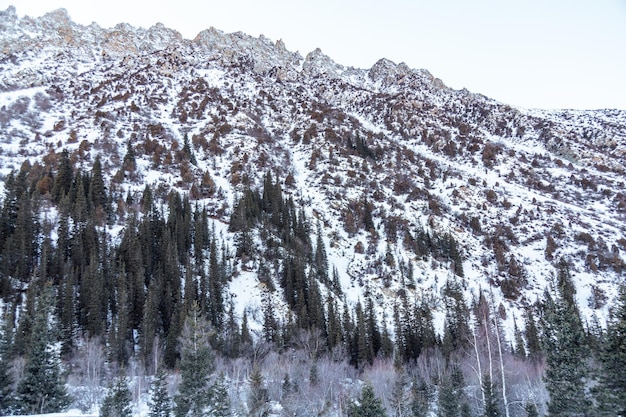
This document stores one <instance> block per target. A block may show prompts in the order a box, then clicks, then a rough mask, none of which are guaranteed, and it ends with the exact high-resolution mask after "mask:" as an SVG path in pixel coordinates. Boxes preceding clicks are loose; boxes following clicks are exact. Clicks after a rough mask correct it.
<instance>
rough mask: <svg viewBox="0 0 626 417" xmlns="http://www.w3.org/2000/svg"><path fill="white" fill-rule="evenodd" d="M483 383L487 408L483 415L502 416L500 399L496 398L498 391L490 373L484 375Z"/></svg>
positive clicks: (485, 416) (490, 416)
mask: <svg viewBox="0 0 626 417" xmlns="http://www.w3.org/2000/svg"><path fill="white" fill-rule="evenodd" d="M482 385H483V392H484V394H485V404H484V408H485V410H484V413H483V416H484V417H500V416H501V415H502V414H501V413H500V408H499V407H498V400H497V398H496V393H495V392H494V390H493V388H494V387H493V383H492V382H491V378H490V377H489V374H484V375H483V380H482Z"/></svg>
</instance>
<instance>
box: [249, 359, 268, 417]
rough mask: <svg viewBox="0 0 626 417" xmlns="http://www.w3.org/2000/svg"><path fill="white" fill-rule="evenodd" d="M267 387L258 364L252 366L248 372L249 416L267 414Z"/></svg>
mask: <svg viewBox="0 0 626 417" xmlns="http://www.w3.org/2000/svg"><path fill="white" fill-rule="evenodd" d="M267 400H268V397H267V388H266V387H265V381H264V379H263V374H261V371H260V369H259V367H258V366H256V365H255V366H254V369H253V371H252V373H251V374H250V392H249V394H248V410H249V414H250V416H265V415H267V412H268V410H267Z"/></svg>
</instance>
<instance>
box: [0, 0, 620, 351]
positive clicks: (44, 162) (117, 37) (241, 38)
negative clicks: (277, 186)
mask: <svg viewBox="0 0 626 417" xmlns="http://www.w3.org/2000/svg"><path fill="white" fill-rule="evenodd" d="M0 126H1V129H0V144H1V145H0V175H1V178H0V179H1V180H2V183H4V179H5V178H6V176H7V175H8V174H9V173H10V172H11V171H12V170H19V169H20V167H21V166H22V164H24V163H25V162H26V161H28V162H29V164H30V166H37V167H39V168H40V170H41V172H50V175H54V170H55V169H56V165H55V163H56V160H57V159H55V158H54V157H53V156H54V155H58V154H59V153H60V152H61V151H62V150H64V149H66V150H68V151H69V152H70V154H71V158H72V161H73V162H74V164H75V166H76V167H78V168H80V167H85V169H86V170H88V169H90V167H91V166H92V164H93V161H94V159H95V157H96V156H97V155H100V157H101V158H102V163H103V169H104V175H105V178H106V182H107V187H108V188H109V191H110V192H111V193H112V195H114V196H115V198H114V199H113V201H114V202H115V201H116V200H122V201H123V200H124V198H125V197H126V195H128V194H129V193H130V194H133V193H135V194H137V195H139V194H140V193H141V191H142V190H143V189H144V186H145V184H150V185H151V186H152V188H153V189H154V190H157V191H158V193H160V194H159V195H165V194H167V192H168V190H169V189H171V188H175V189H178V190H180V191H183V192H185V193H191V196H192V199H194V200H197V202H198V203H199V204H200V205H203V206H206V207H207V208H208V209H209V213H210V215H211V216H212V218H213V219H214V222H215V225H216V229H217V230H219V231H220V233H222V235H223V236H224V239H225V240H226V241H228V242H232V241H233V236H234V235H233V234H232V233H230V232H228V222H229V220H230V215H231V213H232V211H233V204H234V202H235V201H236V199H237V198H238V197H239V196H240V195H241V193H242V192H243V190H244V189H245V188H246V187H248V186H249V187H252V188H257V187H259V188H260V187H261V186H262V184H263V178H264V177H265V175H266V173H268V172H271V174H272V175H273V177H274V178H277V179H279V180H280V182H281V186H282V190H283V193H285V195H288V196H291V197H292V198H293V199H294V201H295V202H296V203H297V205H298V206H300V207H303V208H304V210H305V212H306V214H307V216H308V218H309V219H311V221H312V223H313V224H312V228H313V230H315V228H316V227H317V225H318V224H319V227H320V230H321V236H322V237H323V242H324V244H325V248H326V252H327V254H328V261H329V264H330V266H331V268H333V267H334V268H336V270H337V273H338V276H339V278H340V281H341V286H342V288H343V290H344V293H345V294H346V301H347V302H348V303H355V302H356V301H357V300H359V299H360V297H362V296H363V294H364V292H365V291H368V292H369V293H370V294H373V295H374V300H375V304H376V307H377V308H378V311H379V313H380V314H382V312H383V310H385V309H386V308H388V306H390V305H391V304H392V303H393V301H394V300H395V299H396V298H397V297H398V294H400V293H403V294H406V293H407V292H408V293H409V294H412V295H414V296H420V297H428V298H430V299H432V300H433V301H432V307H433V311H434V312H435V317H436V318H437V323H438V326H439V328H440V329H441V325H442V319H443V314H444V311H443V306H442V305H441V304H440V302H438V301H437V300H439V299H440V298H441V297H442V295H441V294H442V288H443V286H444V285H445V283H446V282H447V281H448V280H449V279H455V280H458V281H459V282H460V283H461V285H462V288H464V290H465V291H466V299H467V301H468V302H469V301H470V300H471V299H472V298H476V297H477V295H478V293H479V292H480V291H489V290H492V291H493V293H494V297H495V299H496V300H497V302H498V304H500V305H501V311H503V312H504V314H503V317H505V318H506V321H507V323H508V324H509V326H508V328H509V329H512V321H513V319H514V318H515V317H517V319H520V317H522V313H521V311H522V309H523V308H524V307H525V306H528V305H530V304H532V303H533V302H535V301H536V300H537V299H540V298H541V297H542V294H543V291H544V290H545V288H546V287H548V286H549V285H550V282H551V280H552V277H553V276H554V275H555V270H556V267H557V263H558V262H559V261H560V260H561V259H565V260H566V261H567V262H568V264H569V265H570V269H571V273H572V277H573V280H574V282H575V285H576V288H577V290H578V291H577V297H578V302H579V305H580V307H581V308H582V310H583V311H584V312H586V313H588V314H586V315H585V316H586V317H591V315H592V314H596V315H597V316H599V317H600V319H601V321H602V320H604V318H605V317H606V314H607V309H606V305H607V304H606V302H605V300H604V298H605V297H606V298H607V299H609V300H610V299H611V298H612V297H613V296H614V295H615V289H616V286H617V284H618V283H620V282H623V281H624V274H625V272H626V265H625V263H624V255H623V253H624V251H626V222H624V219H625V216H626V186H625V171H624V170H625V161H626V111H623V110H590V111H569V110H563V111H545V110H528V109H521V108H515V107H512V106H509V105H506V104H503V103H499V102H496V101H494V100H491V99H489V98H487V97H484V96H482V95H478V94H474V93H471V92H469V91H466V90H461V91H458V90H453V89H450V88H448V87H446V85H445V84H444V82H442V81H441V80H439V79H437V78H435V77H434V76H433V75H431V74H430V73H429V72H428V71H426V70H416V69H411V68H409V67H408V66H406V65H405V64H395V63H393V62H391V61H389V60H386V59H381V60H380V61H379V62H377V63H376V64H375V65H374V66H373V67H372V68H370V69H356V68H352V67H346V66H343V65H341V64H338V63H336V62H334V61H333V60H332V59H331V58H330V57H328V56H326V55H324V54H323V53H322V52H321V51H320V50H315V51H313V52H310V53H309V54H307V55H306V57H302V56H301V55H300V54H299V53H297V52H296V53H294V52H290V51H288V50H286V48H285V46H284V44H283V43H282V42H281V41H277V42H273V41H271V40H269V39H267V38H264V37H260V38H254V37H250V36H248V35H245V34H243V33H233V34H225V33H223V32H220V31H219V30H216V29H213V28H211V29H208V30H205V31H203V32H201V33H199V34H198V36H197V37H196V38H195V39H193V40H189V39H184V38H183V37H182V36H181V35H180V34H179V33H178V32H176V31H174V30H171V29H168V28H166V27H164V26H163V25H161V24H157V25H155V26H153V27H151V28H149V29H141V28H134V27H132V26H130V25H127V24H119V25H117V26H115V27H114V28H110V29H105V28H101V27H99V26H98V25H96V24H92V25H90V26H81V25H78V24H76V23H74V22H72V21H71V19H70V18H69V16H68V15H67V13H66V12H65V11H64V10H57V11H54V12H51V13H48V14H46V15H44V16H42V17H39V18H30V17H24V18H21V19H20V18H18V17H17V15H16V11H15V9H14V8H9V9H7V10H5V11H3V12H0ZM184 143H188V144H189V146H190V147H191V149H192V152H193V154H194V157H195V164H192V163H188V162H186V161H182V160H180V158H177V156H176V155H177V153H178V152H180V150H181V149H182V147H183V144H184ZM128 144H130V147H131V148H132V149H133V150H134V153H135V155H136V161H137V169H136V170H135V172H134V173H133V175H132V176H128V175H126V176H125V175H124V172H123V170H122V164H123V158H124V155H125V153H126V150H127V149H128V148H127V145H128ZM368 215H371V218H370V219H368V218H367V216H368ZM51 220H52V221H54V220H55V219H54V218H53V219H51ZM119 226H122V224H121V221H120V223H118V224H115V225H110V226H108V227H109V230H110V233H111V235H112V236H113V238H118V237H119V236H117V233H119V230H120V229H121V227H119ZM420 232H425V233H427V234H428V236H431V237H432V236H449V237H451V238H452V240H453V241H454V242H456V244H457V245H458V253H459V255H460V256H459V258H457V263H458V262H459V260H460V261H461V262H462V268H461V267H459V265H455V262H454V261H453V260H452V259H451V258H450V257H448V258H447V259H441V258H440V257H439V258H438V257H434V256H430V255H420V254H418V253H416V250H415V248H414V244H413V243H412V242H411V241H410V238H411V237H415V236H416V235H417V234H418V233H420ZM237 262H238V263H237V264H236V265H235V268H236V270H237V271H239V273H238V274H236V276H235V277H234V278H233V279H232V280H231V281H230V282H229V286H230V290H229V292H230V293H231V295H232V297H233V300H234V301H235V304H236V306H237V311H238V314H239V315H241V314H242V312H243V310H244V308H248V309H249V310H250V311H254V309H255V308H257V310H258V306H260V304H261V299H262V297H263V296H265V295H264V291H265V290H264V286H263V285H260V283H259V280H258V276H257V275H258V274H257V268H258V263H257V262H258V259H251V260H238V261H237ZM409 271H411V272H410V273H409ZM409 274H412V279H413V280H414V285H409V286H407V285H406V282H405V281H406V279H407V277H408V276H409ZM455 276H456V277H455ZM269 296H270V297H273V298H274V301H275V303H276V304H277V305H284V302H283V301H282V296H281V295H280V292H277V293H272V294H270V295H269ZM603 300H604V301H603ZM387 318H390V316H389V315H387ZM252 325H253V326H255V325H256V326H259V323H258V321H257V322H256V324H252ZM511 337H512V334H509V339H511Z"/></svg>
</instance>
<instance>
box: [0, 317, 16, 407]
mask: <svg viewBox="0 0 626 417" xmlns="http://www.w3.org/2000/svg"><path fill="white" fill-rule="evenodd" d="M12 318H13V315H12V314H9V313H8V312H7V313H6V317H4V319H3V325H2V333H1V334H0V415H3V416H4V415H9V414H11V412H12V410H13V401H12V400H13V389H12V387H13V378H12V376H11V366H10V365H11V364H10V361H9V359H10V346H11V336H12V334H11V333H12V327H13V326H12V323H11V322H10V321H9V320H10V319H12Z"/></svg>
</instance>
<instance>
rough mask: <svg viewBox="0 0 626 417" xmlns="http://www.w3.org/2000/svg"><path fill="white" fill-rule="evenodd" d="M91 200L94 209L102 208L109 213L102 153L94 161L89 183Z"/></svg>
mask: <svg viewBox="0 0 626 417" xmlns="http://www.w3.org/2000/svg"><path fill="white" fill-rule="evenodd" d="M88 197H89V202H90V203H91V207H92V208H93V209H94V210H102V211H103V212H104V213H107V212H108V211H109V210H108V201H109V200H108V197H107V194H106V187H105V186H104V178H103V177H102V163H101V162H100V155H98V156H96V160H95V161H94V163H93V167H92V169H91V182H90V183H89V196H88Z"/></svg>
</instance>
